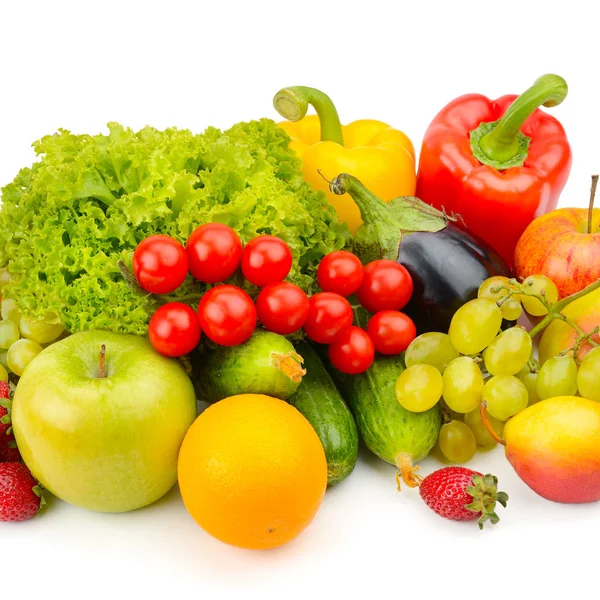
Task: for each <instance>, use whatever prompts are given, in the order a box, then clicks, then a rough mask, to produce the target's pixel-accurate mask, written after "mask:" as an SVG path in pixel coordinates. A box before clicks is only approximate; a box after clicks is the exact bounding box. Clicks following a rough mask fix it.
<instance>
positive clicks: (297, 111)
mask: <svg viewBox="0 0 600 600" xmlns="http://www.w3.org/2000/svg"><path fill="white" fill-rule="evenodd" d="M273 106H274V107H275V110H276V111H277V112H278V113H279V114H280V115H281V116H282V117H283V118H284V119H287V120H288V121H292V122H294V123H295V122H296V121H300V120H301V119H303V118H304V117H305V116H306V112H307V111H308V107H309V106H313V107H314V109H315V110H316V111H317V115H318V116H319V121H320V123H321V141H322V142H335V143H336V144H340V146H343V145H344V135H343V133H342V124H341V123H340V117H339V115H338V112H337V110H336V108H335V105H334V103H333V102H332V101H331V98H330V97H329V96H328V95H327V94H325V93H324V92H321V91H320V90H317V89H315V88H311V87H305V86H303V85H295V86H292V87H287V88H283V89H282V90H279V91H278V92H277V93H276V94H275V97H274V98H273Z"/></svg>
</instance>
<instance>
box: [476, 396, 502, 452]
mask: <svg viewBox="0 0 600 600" xmlns="http://www.w3.org/2000/svg"><path fill="white" fill-rule="evenodd" d="M479 414H480V415H481V422H482V423H483V426H484V427H485V428H486V429H487V431H488V433H489V434H490V435H491V436H492V437H493V438H494V439H495V440H496V441H497V442H498V443H499V444H502V445H503V446H506V442H505V441H504V440H503V439H502V438H501V437H500V436H499V435H498V434H497V433H496V431H495V430H494V428H493V427H492V425H491V423H490V421H489V419H488V418H487V402H486V401H485V400H484V401H483V402H482V403H481V406H480V407H479Z"/></svg>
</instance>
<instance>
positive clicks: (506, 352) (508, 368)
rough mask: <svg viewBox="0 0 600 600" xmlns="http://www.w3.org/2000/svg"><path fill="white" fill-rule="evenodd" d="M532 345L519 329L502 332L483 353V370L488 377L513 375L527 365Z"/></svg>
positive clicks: (525, 333)
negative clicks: (484, 369)
mask: <svg viewBox="0 0 600 600" xmlns="http://www.w3.org/2000/svg"><path fill="white" fill-rule="evenodd" d="M532 348H533V344H532V343H531V338H530V337H529V334H528V333H527V332H526V331H525V330H524V329H522V328H521V327H511V328H510V329H507V330H506V331H503V332H502V333H501V334H500V335H499V336H498V337H497V338H496V339H495V340H494V341H493V342H492V343H491V344H490V345H489V346H488V347H487V349H486V351H485V358H484V362H485V368H486V369H487V371H488V373H490V375H515V374H516V373H518V372H519V371H520V370H521V369H522V368H523V367H525V366H526V365H527V361H528V360H529V357H530V356H531V350H532Z"/></svg>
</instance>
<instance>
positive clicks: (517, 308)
mask: <svg viewBox="0 0 600 600" xmlns="http://www.w3.org/2000/svg"><path fill="white" fill-rule="evenodd" d="M500 311H501V312H502V318H503V319H506V320H507V321H516V320H517V319H518V318H519V317H520V316H521V315H522V314H523V307H522V306H521V303H520V302H519V301H518V300H517V299H516V298H515V296H511V297H510V298H509V299H508V300H505V301H504V302H503V303H502V305H501V306H500Z"/></svg>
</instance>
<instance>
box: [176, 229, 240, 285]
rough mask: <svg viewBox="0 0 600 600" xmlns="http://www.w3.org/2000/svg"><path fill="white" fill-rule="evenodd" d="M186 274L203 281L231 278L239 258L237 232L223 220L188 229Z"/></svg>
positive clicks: (210, 281) (211, 281)
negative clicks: (192, 229) (187, 267)
mask: <svg viewBox="0 0 600 600" xmlns="http://www.w3.org/2000/svg"><path fill="white" fill-rule="evenodd" d="M185 249H186V252H187V257H188V262H189V269H190V273H191V274H192V275H193V276H194V277H195V278H196V279H197V280H198V281H203V282H204V283H218V282H220V281H225V280H226V279H228V278H229V277H231V276H232V275H233V274H234V273H235V270H236V269H237V268H238V266H239V264H240V259H241V258H242V242H241V240H240V238H239V237H238V234H237V233H236V232H235V231H234V230H233V229H231V227H227V225H223V223H207V224H206V225H201V226H200V227H198V228H197V229H194V231H192V235H190V237H189V239H188V241H187V244H186V245H185Z"/></svg>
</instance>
